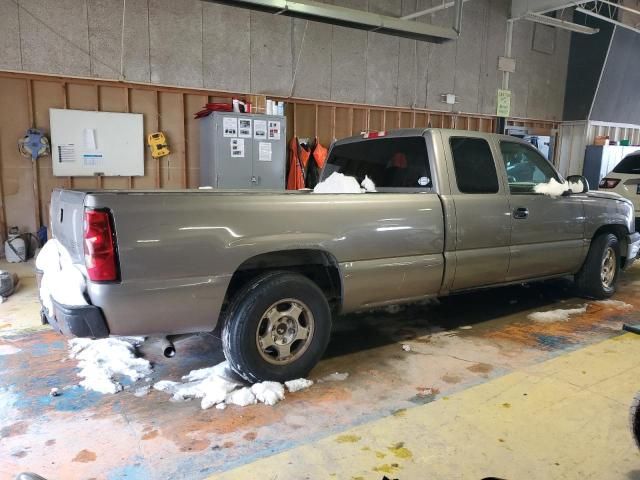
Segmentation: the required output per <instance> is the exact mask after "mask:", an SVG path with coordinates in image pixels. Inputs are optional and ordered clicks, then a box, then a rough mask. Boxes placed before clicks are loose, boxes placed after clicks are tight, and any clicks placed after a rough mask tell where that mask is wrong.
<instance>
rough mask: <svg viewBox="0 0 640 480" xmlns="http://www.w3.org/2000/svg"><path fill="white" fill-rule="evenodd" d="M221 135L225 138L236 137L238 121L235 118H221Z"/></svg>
mask: <svg viewBox="0 0 640 480" xmlns="http://www.w3.org/2000/svg"><path fill="white" fill-rule="evenodd" d="M222 135H223V136H225V137H237V136H238V119H237V118H236V117H223V118H222Z"/></svg>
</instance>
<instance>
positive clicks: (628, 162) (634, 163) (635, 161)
mask: <svg viewBox="0 0 640 480" xmlns="http://www.w3.org/2000/svg"><path fill="white" fill-rule="evenodd" d="M613 171H614V172H615V173H636V174H638V175H640V154H635V153H634V154H631V155H627V156H626V157H624V158H623V159H622V161H621V162H620V163H619V164H618V165H616V168H614V169H613Z"/></svg>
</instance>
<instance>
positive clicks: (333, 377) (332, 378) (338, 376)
mask: <svg viewBox="0 0 640 480" xmlns="http://www.w3.org/2000/svg"><path fill="white" fill-rule="evenodd" d="M348 376H349V374H348V373H347V372H344V373H339V372H335V373H332V374H330V375H327V376H325V377H322V378H321V379H320V380H318V383H323V382H342V381H343V380H346V379H347V377H348Z"/></svg>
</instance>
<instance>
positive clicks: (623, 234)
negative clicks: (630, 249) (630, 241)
mask: <svg viewBox="0 0 640 480" xmlns="http://www.w3.org/2000/svg"><path fill="white" fill-rule="evenodd" d="M605 233H613V234H614V235H615V236H616V237H617V238H618V242H620V254H621V255H620V257H621V258H620V260H621V262H622V265H624V261H625V260H626V256H624V255H625V254H626V252H627V235H628V234H629V231H628V230H627V227H625V226H624V225H603V226H602V227H600V228H598V229H597V230H596V231H595V233H594V234H593V238H592V239H591V240H592V241H593V239H594V238H596V237H598V236H600V235H603V234H605Z"/></svg>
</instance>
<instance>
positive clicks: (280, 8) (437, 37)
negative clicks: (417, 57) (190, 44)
mask: <svg viewBox="0 0 640 480" xmlns="http://www.w3.org/2000/svg"><path fill="white" fill-rule="evenodd" d="M205 1H208V2H211V3H221V4H223V5H231V6H234V7H240V8H248V9H251V10H259V11H262V12H269V13H273V14H276V15H285V16H288V17H295V18H303V19H306V20H313V21H315V22H322V23H328V24H331V25H339V26H343V27H350V28H356V29H359V30H366V31H369V32H379V33H386V34H388V35H394V36H397V37H405V38H411V39H414V40H422V41H425V42H432V43H442V42H445V41H448V40H456V39H457V38H458V37H459V35H460V26H461V25H462V8H461V7H460V12H459V15H456V20H455V24H454V25H453V26H452V27H449V28H446V27H439V26H437V25H431V24H428V23H421V22H411V21H407V20H403V19H400V18H397V17H390V16H388V15H380V14H377V13H371V12H365V11H362V10H356V9H353V8H345V7H338V6H335V5H328V4H326V3H320V2H316V1H312V0H305V1H291V0H205ZM462 1H463V0H455V2H456V3H460V5H462Z"/></svg>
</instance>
